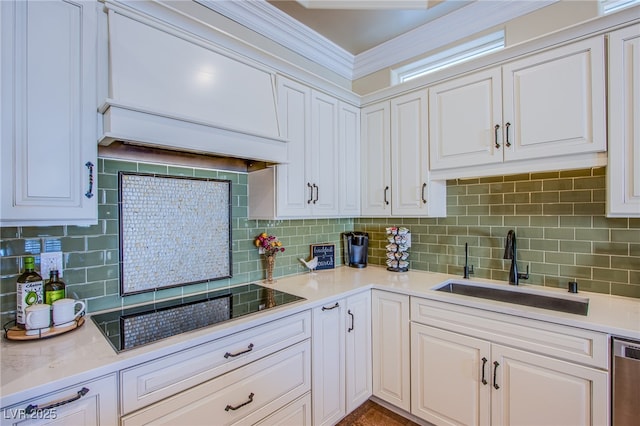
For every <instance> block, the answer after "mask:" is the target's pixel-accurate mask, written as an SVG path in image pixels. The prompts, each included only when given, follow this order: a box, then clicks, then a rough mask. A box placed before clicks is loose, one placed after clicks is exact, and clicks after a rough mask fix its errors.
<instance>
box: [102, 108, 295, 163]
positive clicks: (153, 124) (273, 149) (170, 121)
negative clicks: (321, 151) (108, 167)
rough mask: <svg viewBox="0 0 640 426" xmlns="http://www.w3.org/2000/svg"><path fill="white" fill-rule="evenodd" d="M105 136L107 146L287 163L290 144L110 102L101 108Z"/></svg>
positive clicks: (103, 141)
mask: <svg viewBox="0 0 640 426" xmlns="http://www.w3.org/2000/svg"><path fill="white" fill-rule="evenodd" d="M100 112H101V113H102V114H103V133H102V137H101V138H100V139H99V140H98V143H99V144H100V145H105V146H108V145H110V144H111V143H112V142H114V141H123V142H129V143H132V144H135V145H142V146H151V147H157V148H163V149H169V150H174V151H176V150H178V151H186V152H194V153H203V154H215V155H219V156H228V157H235V158H243V159H248V160H260V161H266V162H273V163H286V162H287V141H286V140H285V139H281V138H274V137H273V136H264V135H258V134H252V133H249V132H246V131H239V130H237V129H229V128H225V127H222V126H217V125H212V124H210V123H202V122H198V121H195V120H193V119H187V118H185V117H177V116H171V115H168V114H160V113H158V112H157V111H153V112H152V111H145V110H143V109H140V108H139V107H133V106H129V105H125V104H122V103H118V102H115V101H113V100H111V99H109V100H107V102H106V103H105V104H104V105H103V106H102V108H100Z"/></svg>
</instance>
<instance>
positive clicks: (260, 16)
mask: <svg viewBox="0 0 640 426" xmlns="http://www.w3.org/2000/svg"><path fill="white" fill-rule="evenodd" d="M196 1H197V2H198V3H199V4H201V5H203V6H205V7H207V8H209V9H211V10H213V11H215V12H217V13H220V14H221V15H223V16H226V17H227V18H229V19H231V20H233V21H235V22H237V23H239V24H241V25H243V26H245V27H247V28H249V29H251V30H253V31H255V32H257V33H258V34H260V35H262V36H264V37H266V38H268V39H270V40H272V41H274V42H276V43H278V44H280V45H282V46H284V47H286V48H287V49H289V50H291V51H293V52H295V53H297V54H298V55H300V56H303V57H305V58H307V59H309V60H311V61H313V62H315V63H317V64H319V65H321V66H323V67H325V68H327V69H329V70H331V71H333V72H334V73H336V74H338V75H339V76H341V77H343V78H346V79H348V80H353V64H354V59H355V58H354V56H353V55H352V54H351V53H349V52H347V51H346V50H344V49H343V48H341V47H340V46H338V45H337V44H335V43H333V42H332V41H330V40H329V39H327V38H326V37H324V36H322V35H321V34H319V33H317V32H315V31H313V30H312V29H310V28H309V27H307V26H305V25H302V24H301V23H300V22H298V21H296V20H295V19H293V18H292V17H290V16H289V15H287V14H286V13H284V12H282V11H281V10H280V9H278V8H276V7H274V6H272V5H270V4H269V3H267V2H266V1H264V0H251V1H219V0H196Z"/></svg>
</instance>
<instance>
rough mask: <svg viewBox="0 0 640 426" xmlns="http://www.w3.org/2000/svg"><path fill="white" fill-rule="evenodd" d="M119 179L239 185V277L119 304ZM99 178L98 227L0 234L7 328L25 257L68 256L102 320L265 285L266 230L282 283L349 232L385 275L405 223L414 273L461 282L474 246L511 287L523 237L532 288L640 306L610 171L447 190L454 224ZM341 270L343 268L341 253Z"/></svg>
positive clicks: (626, 222)
mask: <svg viewBox="0 0 640 426" xmlns="http://www.w3.org/2000/svg"><path fill="white" fill-rule="evenodd" d="M118 171H138V172H145V173H170V174H180V175H185V176H196V177H209V178H220V179H229V180H231V181H232V204H233V208H232V214H233V220H232V227H233V229H232V236H233V277H232V278H230V279H227V280H221V281H212V282H209V283H200V284H194V285H189V286H185V287H182V288H174V289H167V290H163V291H161V292H157V293H155V294H154V293H146V294H139V295H135V296H128V297H126V298H122V297H120V296H119V294H118V291H119V279H118V274H119V269H118V261H119V255H118V241H119V236H118V220H117V219H118V206H117V199H118V192H117V191H118V177H117V173H118ZM98 173H99V175H98V196H99V197H100V198H99V199H100V201H101V202H100V204H99V206H98V210H99V223H98V224H97V225H94V226H88V227H79V226H54V227H5V228H0V236H1V239H0V267H1V268H2V273H1V276H0V304H1V306H2V320H3V323H4V322H5V321H7V320H10V319H13V315H14V311H15V279H16V278H17V275H18V274H19V273H20V272H21V270H22V257H24V256H25V255H28V254H33V255H35V257H36V263H37V264H38V266H37V267H39V256H38V255H39V254H40V252H42V251H57V250H61V251H63V253H64V259H63V262H64V270H63V272H64V277H63V280H65V282H67V284H68V288H69V291H70V293H71V295H72V296H75V297H78V298H82V299H86V300H87V302H88V310H89V311H90V312H94V311H97V310H103V309H111V308H115V307H120V306H126V305H132V304H134V303H141V302H148V301H151V300H158V299H160V298H164V297H171V296H175V295H180V294H190V293H194V292H198V291H204V290H207V289H211V288H217V287H220V286H225V285H229V284H238V283H244V282H249V281H258V280H262V279H264V265H263V264H262V259H261V258H260V256H259V255H258V253H257V250H256V248H255V246H254V244H253V239H254V237H255V236H256V235H258V234H259V233H260V232H263V231H264V232H268V233H270V234H275V235H277V236H278V237H279V238H280V239H281V241H282V242H283V244H284V245H285V247H286V251H285V252H284V253H281V254H280V255H278V260H277V263H276V268H275V276H276V277H278V276H284V275H290V274H297V273H302V272H304V267H303V265H302V264H301V263H300V262H299V261H298V258H299V257H304V258H307V257H308V256H309V245H310V244H313V243H320V242H331V243H334V244H336V247H337V248H338V247H340V248H341V233H342V232H344V231H349V230H352V229H355V230H358V231H366V232H369V234H370V238H371V240H370V252H369V256H370V257H369V261H370V263H372V264H377V265H384V263H385V260H386V250H385V245H386V235H385V228H386V227H387V226H398V225H403V226H406V227H408V228H409V229H410V230H411V233H412V243H413V244H412V247H411V250H410V252H409V253H410V258H409V260H410V268H411V269H416V270H426V271H435V272H445V273H452V274H456V275H461V274H462V267H463V265H464V244H465V242H467V243H469V259H470V263H471V264H473V265H474V269H475V277H481V278H488V279H498V280H506V279H507V277H508V270H509V265H510V263H509V262H510V261H508V260H503V259H502V255H503V252H504V240H505V236H506V234H507V231H508V230H509V229H514V230H515V231H516V235H517V239H518V240H517V241H518V250H519V266H520V269H521V270H523V271H524V270H525V269H526V267H527V266H529V270H530V275H531V278H530V279H529V281H528V282H529V283H531V284H537V285H544V286H551V287H564V286H566V283H567V281H569V280H573V279H577V280H578V282H579V285H580V288H581V289H582V290H584V291H595V292H600V293H607V294H615V295H622V296H629V297H636V298H640V220H639V219H625V218H615V219H610V218H607V217H605V215H604V208H605V206H604V188H605V183H606V182H605V173H604V169H603V168H597V169H584V170H571V171H562V172H548V173H547V172H545V173H533V174H518V175H514V176H496V177H489V178H482V179H460V180H452V181H448V182H447V217H446V218H380V219H377V218H356V219H304V220H279V221H257V220H248V219H247V206H248V196H247V193H248V188H247V175H246V174H244V173H235V172H229V171H219V170H210V169H202V168H189V167H182V166H181V167H174V166H168V165H163V164H155V163H142V162H132V161H120V160H111V159H100V160H99V162H98ZM336 251H337V252H338V253H340V250H336ZM336 263H337V264H338V265H340V264H342V259H341V257H340V255H339V254H338V255H337V256H336Z"/></svg>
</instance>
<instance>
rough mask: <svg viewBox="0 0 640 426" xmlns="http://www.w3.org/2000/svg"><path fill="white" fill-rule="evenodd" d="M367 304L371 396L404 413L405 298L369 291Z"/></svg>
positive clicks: (406, 394) (406, 382) (406, 377)
mask: <svg viewBox="0 0 640 426" xmlns="http://www.w3.org/2000/svg"><path fill="white" fill-rule="evenodd" d="M371 301H372V303H371V306H372V354H371V355H372V359H373V395H374V396H376V397H377V398H380V399H381V400H384V401H386V402H388V403H390V404H391V405H394V406H396V407H398V408H401V409H403V410H405V411H407V412H408V411H409V410H410V408H411V405H410V404H411V398H410V394H411V386H410V381H411V374H410V352H409V350H410V347H409V296H407V295H403V294H397V293H391V292H387V291H380V290H373V291H372V295H371Z"/></svg>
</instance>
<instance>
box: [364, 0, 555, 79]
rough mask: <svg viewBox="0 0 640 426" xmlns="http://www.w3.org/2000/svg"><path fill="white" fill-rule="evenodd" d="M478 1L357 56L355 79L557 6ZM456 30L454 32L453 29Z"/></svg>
mask: <svg viewBox="0 0 640 426" xmlns="http://www.w3.org/2000/svg"><path fill="white" fill-rule="evenodd" d="M557 1H558V0H544V1H513V2H512V1H509V2H502V1H486V2H485V1H476V2H473V3H471V4H469V5H467V6H465V7H464V8H462V9H458V10H455V11H453V12H451V13H449V14H447V15H444V16H442V17H440V18H438V19H435V20H433V21H431V22H430V23H428V24H425V25H422V26H420V27H418V28H415V29H413V30H411V31H409V32H407V33H405V34H402V35H400V36H398V37H396V38H394V39H392V40H389V41H387V42H385V43H382V44H380V45H378V46H376V47H374V48H373V49H370V50H367V51H366V52H363V53H361V54H359V55H357V56H356V58H355V64H354V71H353V79H354V80H357V79H358V78H361V77H364V76H366V75H368V74H371V73H373V72H376V71H379V70H381V69H384V68H388V67H391V66H393V65H396V64H398V63H401V62H403V61H406V60H408V59H411V58H414V57H416V56H419V55H421V54H424V53H425V52H428V51H431V50H434V49H438V48H441V47H443V46H446V45H447V44H450V43H453V42H456V41H458V40H460V39H462V38H465V37H469V36H472V35H473V34H476V33H478V32H480V31H483V30H486V29H488V28H492V27H496V26H498V25H502V24H504V23H505V22H507V21H510V20H512V19H515V18H517V17H519V16H522V15H526V14H527V13H531V12H533V11H535V10H537V9H540V8H543V7H546V6H549V5H550V4H553V3H556V2H557ZM452 28H455V29H456V30H455V31H452V30H451V29H452Z"/></svg>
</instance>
